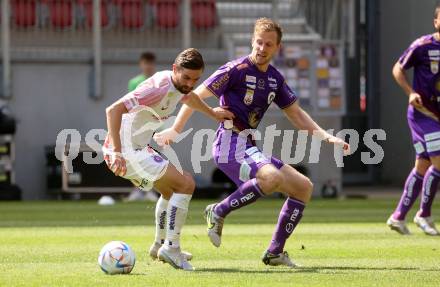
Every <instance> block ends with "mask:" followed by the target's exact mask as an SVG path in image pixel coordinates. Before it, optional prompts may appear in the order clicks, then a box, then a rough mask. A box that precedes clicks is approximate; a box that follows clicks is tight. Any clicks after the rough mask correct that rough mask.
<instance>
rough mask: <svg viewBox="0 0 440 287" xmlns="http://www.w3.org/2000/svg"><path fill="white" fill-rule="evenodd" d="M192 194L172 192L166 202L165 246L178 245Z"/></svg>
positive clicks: (174, 246) (175, 246) (176, 246)
mask: <svg viewBox="0 0 440 287" xmlns="http://www.w3.org/2000/svg"><path fill="white" fill-rule="evenodd" d="M191 197H192V194H182V193H174V194H173V195H172V196H171V198H170V200H169V203H168V209H167V223H168V224H167V230H166V241H165V244H166V246H169V247H173V248H178V247H180V231H181V230H182V227H183V225H184V224H185V220H186V215H187V214H188V206H189V202H190V200H191Z"/></svg>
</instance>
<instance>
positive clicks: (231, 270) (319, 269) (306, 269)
mask: <svg viewBox="0 0 440 287" xmlns="http://www.w3.org/2000/svg"><path fill="white" fill-rule="evenodd" d="M323 271H341V272H343V271H433V272H438V271H440V269H421V268H415V267H388V268H381V267H350V266H324V267H314V266H312V267H297V268H293V269H291V268H287V267H279V268H276V269H275V268H273V269H272V268H269V269H266V270H246V269H238V268H200V269H197V270H196V272H214V273H216V272H218V273H251V274H259V273H261V274H267V273H320V272H323Z"/></svg>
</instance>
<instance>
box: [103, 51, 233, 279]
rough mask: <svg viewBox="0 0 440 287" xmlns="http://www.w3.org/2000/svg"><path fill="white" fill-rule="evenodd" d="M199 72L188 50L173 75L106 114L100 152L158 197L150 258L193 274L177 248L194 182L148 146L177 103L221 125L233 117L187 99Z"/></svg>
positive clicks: (157, 77) (197, 58)
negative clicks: (101, 150) (105, 133)
mask: <svg viewBox="0 0 440 287" xmlns="http://www.w3.org/2000/svg"><path fill="white" fill-rule="evenodd" d="M203 68H204V62H203V58H202V55H201V54H200V53H199V52H198V51H197V50H196V49H193V48H191V49H187V50H185V51H183V52H181V53H180V54H179V55H178V56H177V58H176V60H175V62H174V64H173V69H172V71H161V72H158V73H156V74H154V75H153V76H152V77H150V78H148V79H146V80H145V81H144V82H142V83H141V84H140V85H139V86H138V87H137V88H136V89H135V90H134V91H132V92H130V93H128V94H126V95H125V96H124V97H122V98H121V99H119V100H118V101H116V102H115V103H113V104H112V105H111V106H109V107H108V108H107V109H106V115H107V127H108V135H107V138H106V141H105V143H104V147H103V152H104V158H105V160H106V162H107V165H108V167H109V168H110V169H111V170H112V171H113V173H115V175H118V176H121V177H123V178H126V179H128V180H130V181H132V182H133V183H134V184H135V185H136V186H138V187H139V188H142V189H144V190H149V189H151V188H152V187H154V188H155V189H156V190H157V191H158V192H159V193H160V194H161V197H160V199H159V200H158V202H157V204H156V212H155V216H156V236H155V242H154V243H153V244H152V246H151V248H150V256H151V257H152V258H153V259H156V258H159V259H160V260H161V261H165V262H167V263H169V264H171V265H172V266H173V267H174V268H177V269H184V270H194V268H193V267H192V266H191V264H190V263H189V262H188V261H189V260H190V259H191V258H192V255H191V254H189V253H186V252H182V251H181V249H180V233H181V229H182V227H183V225H184V223H185V219H186V215H187V212H188V206H189V202H190V200H191V197H192V194H193V192H194V189H195V184H194V180H193V178H192V176H191V175H190V174H189V173H187V172H185V171H184V172H183V173H181V172H179V171H178V170H177V169H176V167H175V166H173V165H172V164H171V163H170V162H169V161H168V160H167V159H165V158H164V157H162V155H161V154H159V153H158V152H157V151H155V150H154V149H153V148H151V147H150V145H149V143H150V142H151V139H152V137H153V135H154V132H155V130H157V129H158V128H159V127H160V126H161V125H162V124H163V120H165V119H167V118H168V117H169V116H170V115H171V114H172V113H173V112H174V110H175V108H176V105H177V104H178V103H179V102H182V103H185V104H186V105H188V106H190V107H191V108H193V109H196V110H198V111H200V112H202V113H204V114H206V115H207V116H209V117H211V118H213V119H215V120H217V121H219V122H222V121H224V120H225V119H232V118H233V114H232V113H230V112H229V111H227V110H225V109H216V108H214V109H211V108H210V107H209V106H208V105H206V103H205V102H203V101H202V100H200V99H199V98H198V97H197V96H195V95H194V94H190V95H187V94H188V93H189V92H191V90H192V89H193V87H194V86H195V84H196V82H197V81H198V80H199V78H200V76H201V74H202V72H203Z"/></svg>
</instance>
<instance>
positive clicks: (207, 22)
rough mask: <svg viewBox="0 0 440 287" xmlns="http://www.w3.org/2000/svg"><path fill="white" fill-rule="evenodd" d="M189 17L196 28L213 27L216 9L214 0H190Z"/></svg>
mask: <svg viewBox="0 0 440 287" xmlns="http://www.w3.org/2000/svg"><path fill="white" fill-rule="evenodd" d="M191 18H192V23H193V25H194V26H195V27H196V28H198V29H208V28H213V27H215V25H216V24H217V11H216V6H215V2H214V1H209V0H193V1H192V2H191Z"/></svg>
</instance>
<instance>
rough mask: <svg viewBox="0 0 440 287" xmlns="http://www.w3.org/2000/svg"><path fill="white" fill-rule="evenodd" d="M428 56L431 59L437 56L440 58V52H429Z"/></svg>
mask: <svg viewBox="0 0 440 287" xmlns="http://www.w3.org/2000/svg"><path fill="white" fill-rule="evenodd" d="M428 55H429V56H430V57H436V56H437V57H438V56H440V50H429V51H428Z"/></svg>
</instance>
